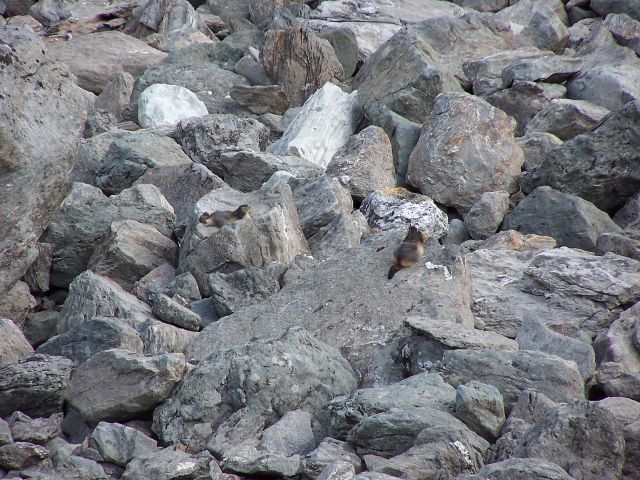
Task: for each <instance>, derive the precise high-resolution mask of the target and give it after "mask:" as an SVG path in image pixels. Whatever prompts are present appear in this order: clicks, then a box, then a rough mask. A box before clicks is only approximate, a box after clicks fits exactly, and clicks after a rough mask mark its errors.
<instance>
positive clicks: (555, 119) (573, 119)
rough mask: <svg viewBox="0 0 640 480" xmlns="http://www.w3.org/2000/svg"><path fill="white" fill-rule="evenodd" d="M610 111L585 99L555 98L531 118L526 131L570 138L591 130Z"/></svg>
mask: <svg viewBox="0 0 640 480" xmlns="http://www.w3.org/2000/svg"><path fill="white" fill-rule="evenodd" d="M609 113H610V112H609V110H607V109H606V108H602V107H599V106H597V105H594V104H592V103H590V102H585V101H583V100H568V99H562V98H561V99H554V100H552V101H551V102H550V103H549V104H548V105H547V106H545V107H544V108H543V109H542V110H540V111H539V112H538V113H537V114H536V116H535V117H533V118H532V119H531V121H530V122H529V123H528V124H527V127H526V129H525V133H526V134H531V133H534V132H547V133H551V134H553V135H555V136H556V137H558V138H559V139H560V140H569V139H571V138H573V137H575V136H576V135H579V134H581V133H585V132H588V131H589V130H591V129H592V128H593V127H595V126H596V125H598V124H599V123H600V121H601V120H602V119H603V118H604V117H606V116H607V115H608V114H609Z"/></svg>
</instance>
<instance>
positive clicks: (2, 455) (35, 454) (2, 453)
mask: <svg viewBox="0 0 640 480" xmlns="http://www.w3.org/2000/svg"><path fill="white" fill-rule="evenodd" d="M47 458H49V450H48V449H47V448H46V447H43V446H42V445H36V444H34V443H29V442H15V443H10V444H9V445H4V446H2V447H0V468H2V469H5V470H22V469H27V468H29V467H33V466H35V465H38V464H39V463H40V462H42V461H43V460H46V459H47Z"/></svg>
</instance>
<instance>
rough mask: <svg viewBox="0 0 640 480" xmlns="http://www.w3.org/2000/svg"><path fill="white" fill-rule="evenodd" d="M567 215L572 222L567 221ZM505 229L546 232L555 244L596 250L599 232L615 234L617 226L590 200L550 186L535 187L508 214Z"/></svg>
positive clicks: (540, 233) (538, 233) (618, 228)
mask: <svg viewBox="0 0 640 480" xmlns="http://www.w3.org/2000/svg"><path fill="white" fill-rule="evenodd" d="M568 218H570V219H571V222H567V219H568ZM502 228H503V229H504V230H517V231H519V232H522V233H534V234H537V235H548V236H550V237H553V238H555V239H556V241H557V242H558V246H566V247H573V248H580V249H583V250H588V251H591V252H593V251H595V249H596V242H597V241H598V236H599V235H600V234H601V233H608V232H612V233H618V232H620V227H618V225H616V224H615V223H614V221H613V220H611V218H610V217H609V215H607V214H606V213H605V212H603V211H601V210H598V209H597V208H596V207H595V206H594V205H593V204H592V203H591V202H588V201H587V200H583V199H582V198H580V197H577V196H575V195H570V194H568V193H562V192H559V191H557V190H554V189H553V188H551V187H547V186H543V187H538V188H536V189H535V190H534V191H533V192H531V193H530V194H529V195H527V196H526V197H525V198H524V200H522V201H521V202H520V203H519V204H518V205H517V206H516V208H514V209H513V211H511V213H509V214H507V216H506V217H505V219H504V224H503V226H502Z"/></svg>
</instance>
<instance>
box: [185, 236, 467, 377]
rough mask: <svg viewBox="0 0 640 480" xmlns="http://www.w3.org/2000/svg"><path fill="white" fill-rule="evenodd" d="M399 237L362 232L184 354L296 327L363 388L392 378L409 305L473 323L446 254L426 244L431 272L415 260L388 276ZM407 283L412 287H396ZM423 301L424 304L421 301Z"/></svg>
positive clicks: (460, 270) (455, 265)
mask: <svg viewBox="0 0 640 480" xmlns="http://www.w3.org/2000/svg"><path fill="white" fill-rule="evenodd" d="M403 235H404V232H398V231H395V232H389V233H386V232H385V233H381V234H378V235H375V236H369V237H367V238H366V239H365V240H364V241H363V242H362V243H361V244H360V246H359V247H357V248H353V249H346V250H343V251H341V252H339V253H338V254H336V255H334V256H332V257H330V258H328V259H326V260H324V261H321V262H314V263H312V264H311V265H309V266H308V267H307V268H306V269H305V270H303V271H302V272H301V273H300V275H299V276H298V277H297V279H296V280H295V282H292V283H289V282H287V283H286V285H285V286H284V288H282V289H281V290H280V291H279V292H277V293H275V294H274V295H272V296H271V297H269V298H268V299H267V300H265V301H264V302H262V303H261V304H259V305H254V306H250V307H247V308H244V309H242V310H240V311H239V312H236V313H234V314H233V315H230V316H228V317H225V318H223V319H221V320H219V321H218V322H216V323H214V324H212V325H210V326H208V327H207V328H205V329H204V330H203V331H202V332H200V334H199V335H198V337H197V339H196V340H194V341H193V342H192V343H191V345H190V349H189V353H188V356H189V357H190V358H193V359H197V360H201V359H203V358H206V356H207V355H208V354H209V352H211V351H212V350H214V349H217V348H230V347H232V346H234V345H243V344H244V343H246V342H247V341H250V340H251V339H252V338H274V336H277V335H282V334H283V333H284V332H285V331H286V329H287V328H289V327H290V326H293V325H300V326H302V327H304V328H305V329H307V330H308V331H309V332H310V333H311V334H313V335H315V336H317V338H318V339H319V340H321V341H325V342H327V343H329V344H331V345H336V346H340V347H341V348H342V351H343V352H344V353H345V356H346V358H347V359H348V360H349V361H350V362H352V365H353V366H354V368H357V369H358V370H360V372H361V374H362V376H363V382H364V384H365V385H372V384H377V383H378V382H380V381H382V379H384V381H387V382H391V381H397V380H399V379H400V378H402V372H403V367H402V366H401V365H399V364H398V363H396V361H395V360H394V359H395V358H399V356H398V354H399V352H400V351H401V349H402V346H403V344H404V340H405V339H406V338H407V337H408V335H409V332H408V330H406V328H405V327H404V326H403V319H404V318H405V316H406V314H407V310H408V309H411V308H413V310H412V311H411V312H412V314H413V315H417V316H420V315H424V316H426V317H429V318H433V317H435V318H437V317H444V318H449V319H451V321H454V322H457V323H462V324H464V325H467V326H470V325H472V321H473V320H472V317H471V315H470V311H469V304H468V301H469V299H468V297H467V292H468V283H467V281H468V277H467V276H466V267H465V266H464V265H463V264H461V263H460V259H459V258H458V257H456V256H455V255H453V254H452V252H447V251H442V250H441V249H440V247H439V246H438V247H436V246H435V245H433V244H432V245H431V246H429V247H428V248H427V249H426V250H427V252H426V253H425V260H427V259H428V260H429V261H430V262H432V263H433V264H435V265H438V269H433V270H428V269H426V268H424V266H423V262H419V263H418V264H416V265H414V266H413V267H411V268H408V269H405V270H403V271H402V272H400V273H398V274H397V275H396V277H394V279H393V281H392V282H389V281H388V279H387V278H386V273H387V271H388V270H389V266H390V257H391V253H392V250H393V249H395V248H396V246H397V245H398V243H399V242H400V241H401V238H402V236H403ZM444 266H446V267H447V269H448V271H449V272H450V275H451V278H450V279H449V280H447V279H446V278H445V276H444V274H443V271H442V267H444ZM407 284H408V285H411V288H404V287H400V286H401V285H407ZM319 285H322V286H321V288H319V287H318V286H319ZM394 285H395V286H394ZM365 297H366V298H367V301H363V300H362V299H363V298H365ZM424 298H430V299H431V302H429V303H425V302H424V301H422V302H421V299H424Z"/></svg>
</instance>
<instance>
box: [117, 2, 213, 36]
mask: <svg viewBox="0 0 640 480" xmlns="http://www.w3.org/2000/svg"><path fill="white" fill-rule="evenodd" d="M188 29H194V30H198V31H200V32H202V33H211V32H210V31H209V29H208V28H207V27H206V26H205V23H204V21H203V20H202V17H201V16H200V15H199V14H198V13H196V11H195V9H194V7H193V6H192V5H191V4H190V3H189V2H188V1H186V0H147V1H146V2H143V3H141V4H140V5H138V6H137V8H135V9H134V11H133V13H132V15H131V16H130V17H129V19H128V21H127V24H126V25H125V28H124V31H125V33H127V34H129V35H132V36H134V37H137V38H141V39H145V38H146V37H149V36H150V35H153V34H154V33H158V34H168V33H170V32H173V31H175V30H188Z"/></svg>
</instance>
